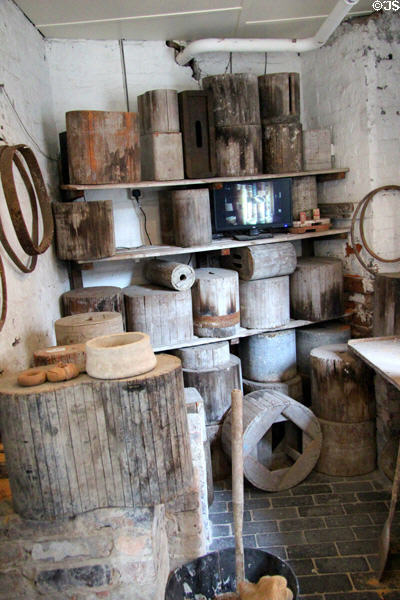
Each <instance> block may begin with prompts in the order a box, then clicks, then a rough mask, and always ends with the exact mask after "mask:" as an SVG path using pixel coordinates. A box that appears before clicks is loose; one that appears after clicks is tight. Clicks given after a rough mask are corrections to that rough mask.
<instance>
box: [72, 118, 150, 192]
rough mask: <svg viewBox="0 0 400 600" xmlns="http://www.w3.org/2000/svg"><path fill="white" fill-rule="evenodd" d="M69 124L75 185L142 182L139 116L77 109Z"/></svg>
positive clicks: (73, 182)
mask: <svg viewBox="0 0 400 600" xmlns="http://www.w3.org/2000/svg"><path fill="white" fill-rule="evenodd" d="M66 122H67V144H68V161H69V176H70V183H71V184H89V185H96V184H102V183H104V184H106V183H130V182H132V181H140V179H141V176H140V145H139V125H138V116H137V114H136V113H132V112H108V111H100V110H75V111H70V112H67V113H66Z"/></svg>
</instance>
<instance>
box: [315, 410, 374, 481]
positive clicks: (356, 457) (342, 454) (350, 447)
mask: <svg viewBox="0 0 400 600" xmlns="http://www.w3.org/2000/svg"><path fill="white" fill-rule="evenodd" d="M318 420H319V423H320V426H321V431H322V439H323V442H322V448H321V455H320V457H319V460H318V462H317V464H316V466H315V469H316V471H318V472H319V473H325V474H326V475H334V476H343V477H351V476H354V475H364V474H365V473H370V472H371V471H373V470H374V469H375V467H376V443H375V421H374V420H372V421H363V422H361V423H336V422H334V421H326V420H324V419H318Z"/></svg>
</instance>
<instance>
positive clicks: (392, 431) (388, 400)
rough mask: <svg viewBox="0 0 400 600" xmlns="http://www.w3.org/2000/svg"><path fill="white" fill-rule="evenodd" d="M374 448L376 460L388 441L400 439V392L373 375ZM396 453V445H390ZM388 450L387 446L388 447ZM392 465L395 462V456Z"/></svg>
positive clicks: (381, 378)
mask: <svg viewBox="0 0 400 600" xmlns="http://www.w3.org/2000/svg"><path fill="white" fill-rule="evenodd" d="M375 397H376V446H377V451H378V460H379V459H380V457H381V455H382V452H383V449H384V448H385V446H386V444H387V443H388V442H389V441H390V440H396V441H397V440H398V439H399V437H400V392H399V390H398V389H397V388H395V387H394V385H392V384H391V383H389V382H388V381H386V379H384V378H383V377H381V375H378V374H376V375H375ZM392 447H393V449H394V452H395V453H396V450H397V447H398V443H397V444H394V445H392ZM388 449H389V446H388ZM393 458H394V461H393V462H394V463H395V462H396V456H394V457H393Z"/></svg>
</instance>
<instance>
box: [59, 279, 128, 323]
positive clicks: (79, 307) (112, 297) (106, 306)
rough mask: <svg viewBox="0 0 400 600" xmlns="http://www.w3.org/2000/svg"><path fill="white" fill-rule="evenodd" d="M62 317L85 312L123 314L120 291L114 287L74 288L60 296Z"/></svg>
mask: <svg viewBox="0 0 400 600" xmlns="http://www.w3.org/2000/svg"><path fill="white" fill-rule="evenodd" d="M61 302H62V306H63V314H64V317H68V316H69V315H76V314H79V313H86V312H102V311H109V312H119V313H122V312H123V307H124V303H123V297H122V290H121V288H119V287H114V286H102V285H99V286H94V287H86V288H76V289H74V290H70V291H69V292H65V293H64V294H62V296H61Z"/></svg>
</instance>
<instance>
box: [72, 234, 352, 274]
mask: <svg viewBox="0 0 400 600" xmlns="http://www.w3.org/2000/svg"><path fill="white" fill-rule="evenodd" d="M348 232H349V229H348V228H344V227H343V228H340V229H328V230H327V231H314V232H309V233H300V234H296V233H277V234H274V236H273V237H272V238H264V239H255V240H246V241H243V242H242V241H238V240H234V239H232V238H223V239H220V240H214V241H213V242H211V244H207V245H206V246H190V247H188V248H181V247H179V246H140V247H139V248H130V249H120V250H118V251H117V253H116V254H114V255H113V256H108V257H107V258H98V259H94V260H78V261H76V264H78V265H85V264H86V265H87V264H92V263H102V262H110V261H111V262H112V261H118V260H135V259H136V260H139V259H142V258H154V257H156V256H172V255H175V254H192V253H194V252H210V251H213V250H224V249H226V248H243V247H244V246H257V245H259V244H276V243H278V242H295V241H296V240H304V239H315V238H321V237H334V236H340V235H344V234H347V233H348Z"/></svg>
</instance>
